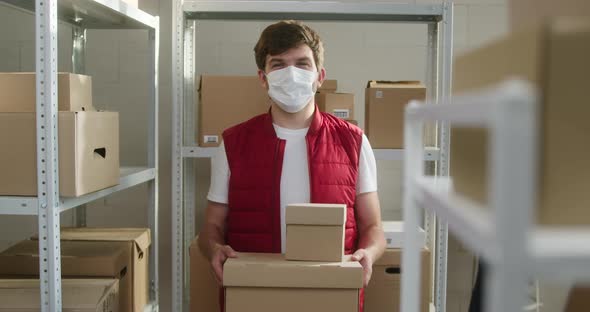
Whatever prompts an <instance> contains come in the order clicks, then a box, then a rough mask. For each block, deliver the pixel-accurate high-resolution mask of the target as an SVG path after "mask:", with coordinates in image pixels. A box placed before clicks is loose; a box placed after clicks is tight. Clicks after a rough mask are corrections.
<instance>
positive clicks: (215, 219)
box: [199, 201, 237, 284]
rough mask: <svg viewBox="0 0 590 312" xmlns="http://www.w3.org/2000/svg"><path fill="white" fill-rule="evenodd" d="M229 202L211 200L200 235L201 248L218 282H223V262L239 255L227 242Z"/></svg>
mask: <svg viewBox="0 0 590 312" xmlns="http://www.w3.org/2000/svg"><path fill="white" fill-rule="evenodd" d="M227 211H228V207H227V204H220V203H216V202H212V201H209V203H208V205H207V209H206V211H205V224H204V225H203V229H202V230H201V234H200V235H199V248H200V249H201V252H202V253H203V254H204V255H205V257H207V259H209V261H210V263H211V267H212V269H213V272H214V273H215V277H216V279H217V282H218V283H220V284H221V283H222V279H223V264H224V263H225V261H226V260H227V258H235V257H237V254H236V252H235V251H234V250H233V249H232V248H231V247H230V246H228V245H226V244H225V222H226V218H227Z"/></svg>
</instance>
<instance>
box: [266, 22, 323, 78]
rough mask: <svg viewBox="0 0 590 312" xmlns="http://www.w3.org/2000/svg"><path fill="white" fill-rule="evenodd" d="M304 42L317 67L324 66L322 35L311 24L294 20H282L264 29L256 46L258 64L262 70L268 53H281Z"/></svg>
mask: <svg viewBox="0 0 590 312" xmlns="http://www.w3.org/2000/svg"><path fill="white" fill-rule="evenodd" d="M303 44H305V45H307V46H308V47H309V48H310V49H311V51H312V52H313V58H314V61H315V64H316V67H317V69H318V70H319V69H321V68H323V65H324V45H323V44H322V40H321V39H320V36H319V35H318V33H317V32H315V31H314V30H313V29H311V28H310V27H309V26H307V25H305V24H303V23H301V22H298V21H294V20H285V21H280V22H278V23H275V24H272V25H270V26H268V27H266V29H264V31H262V34H260V39H258V43H256V46H255V47H254V55H255V57H256V65H257V66H258V68H259V69H260V70H264V69H265V67H266V57H267V56H268V55H279V54H282V53H284V52H286V51H288V50H290V49H293V48H297V47H299V46H301V45H303Z"/></svg>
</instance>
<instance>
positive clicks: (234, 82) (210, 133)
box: [197, 75, 270, 147]
mask: <svg viewBox="0 0 590 312" xmlns="http://www.w3.org/2000/svg"><path fill="white" fill-rule="evenodd" d="M198 89H199V92H200V94H199V99H200V104H199V105H198V107H199V109H198V120H199V133H198V134H197V137H198V142H199V146H203V147H212V146H218V145H219V143H221V139H222V138H221V134H222V133H223V131H224V130H225V129H227V128H229V127H231V126H234V125H237V124H239V123H242V122H244V121H246V120H248V119H250V118H252V117H254V116H256V115H260V114H263V113H266V112H268V109H269V108H270V104H269V103H270V102H269V97H268V93H267V92H266V90H265V89H264V88H263V87H262V85H261V84H260V80H259V79H258V77H256V76H210V75H203V76H202V77H201V81H200V84H199V88H198Z"/></svg>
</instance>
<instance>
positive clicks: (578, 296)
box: [565, 286, 590, 312]
mask: <svg viewBox="0 0 590 312" xmlns="http://www.w3.org/2000/svg"><path fill="white" fill-rule="evenodd" d="M588 298H590V288H589V287H588V286H585V287H582V286H576V287H574V288H572V290H571V291H570V293H569V297H568V300H567V305H566V308H565V312H587V311H590V300H588Z"/></svg>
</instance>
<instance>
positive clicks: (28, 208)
mask: <svg viewBox="0 0 590 312" xmlns="http://www.w3.org/2000/svg"><path fill="white" fill-rule="evenodd" d="M37 203H38V202H37V197H24V196H0V215H31V216H32V215H37V209H38V206H39V205H38V204H37Z"/></svg>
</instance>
